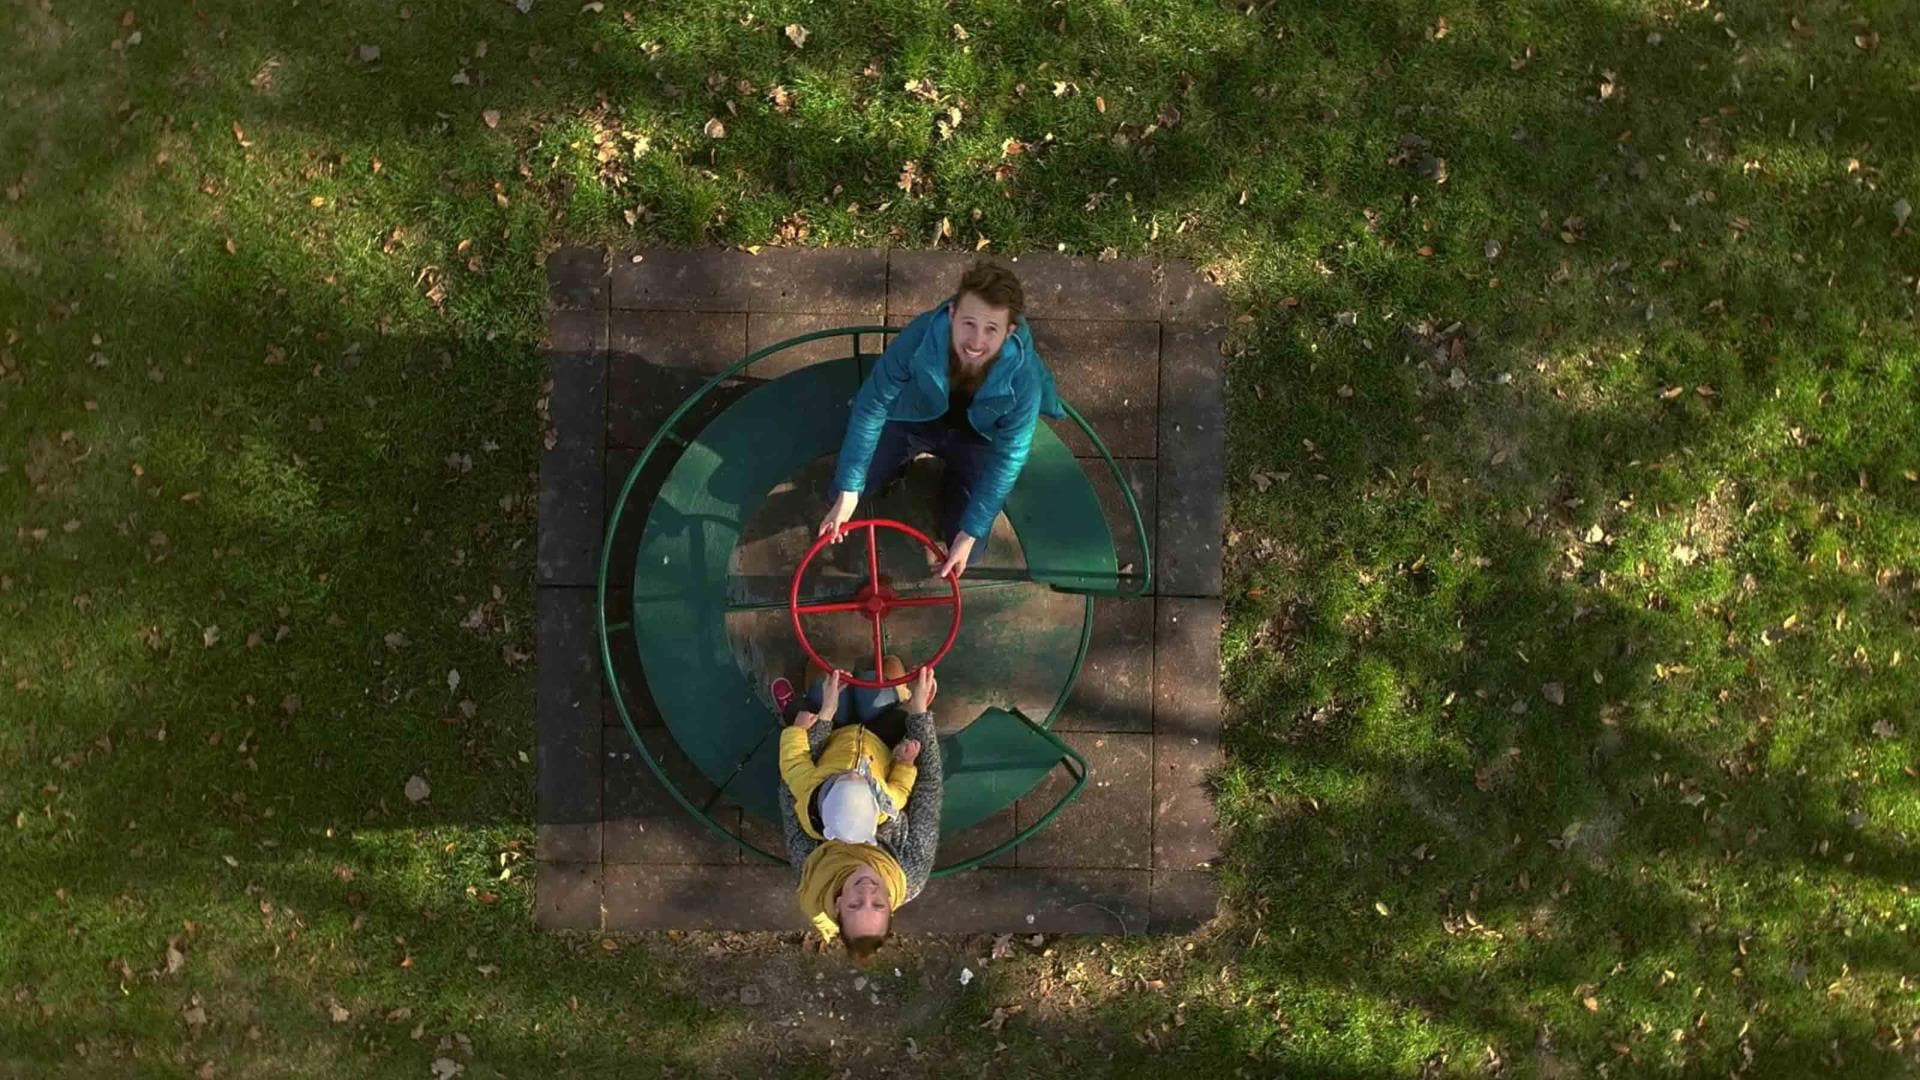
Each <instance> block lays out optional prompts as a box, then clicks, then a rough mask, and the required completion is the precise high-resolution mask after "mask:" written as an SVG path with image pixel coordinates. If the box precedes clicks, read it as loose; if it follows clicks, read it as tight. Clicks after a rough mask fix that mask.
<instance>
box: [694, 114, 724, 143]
mask: <svg viewBox="0 0 1920 1080" xmlns="http://www.w3.org/2000/svg"><path fill="white" fill-rule="evenodd" d="M700 130H701V131H702V132H703V133H705V135H706V136H707V138H709V139H724V138H726V137H727V125H725V124H723V123H721V122H720V118H719V117H717V116H716V117H713V118H711V119H709V120H708V121H707V124H706V126H705V127H703V128H701V129H700Z"/></svg>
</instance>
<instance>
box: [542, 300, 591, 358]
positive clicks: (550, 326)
mask: <svg viewBox="0 0 1920 1080" xmlns="http://www.w3.org/2000/svg"><path fill="white" fill-rule="evenodd" d="M540 347H541V348H542V349H544V350H546V351H547V352H549V353H562V354H566V355H570V356H588V355H600V354H604V353H605V352H606V351H607V309H606V308H605V307H604V306H602V307H594V308H588V309H586V310H584V311H553V312H549V313H548V314H547V331H546V334H545V335H544V336H542V337H541V339H540Z"/></svg>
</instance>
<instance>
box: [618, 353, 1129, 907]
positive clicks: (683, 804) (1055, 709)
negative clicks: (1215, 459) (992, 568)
mask: <svg viewBox="0 0 1920 1080" xmlns="http://www.w3.org/2000/svg"><path fill="white" fill-rule="evenodd" d="M902 329H903V327H898V326H842V327H836V328H833V329H830V330H815V331H813V332H811V333H806V334H800V335H798V336H795V337H790V338H787V339H786V340H784V341H777V342H775V343H773V344H771V345H768V346H766V347H764V348H760V349H756V350H754V351H753V352H750V353H748V354H747V355H746V356H744V357H741V358H740V359H739V360H737V361H735V362H734V363H732V364H730V365H728V366H727V367H726V368H724V369H723V370H721V371H720V372H718V373H717V374H715V375H713V376H712V377H711V378H709V379H708V380H707V381H706V382H705V383H703V384H702V385H701V386H700V388H699V389H698V390H695V391H694V392H693V393H692V394H690V395H688V396H687V398H686V400H684V401H682V402H681V403H680V404H679V406H678V407H676V408H675V409H674V410H673V412H671V413H669V414H668V415H667V418H666V420H664V421H662V422H661V424H660V428H659V430H657V431H655V432H654V433H653V437H652V438H651V439H648V440H647V445H646V447H645V448H644V449H642V450H641V452H640V457H639V458H638V459H637V460H636V461H635V462H634V463H633V467H632V468H631V469H629V470H627V476H626V479H625V480H624V481H623V482H622V483H621V485H620V494H619V496H618V497H616V498H615V499H614V502H613V508H612V511H611V512H610V513H609V514H608V516H607V531H606V536H605V538H604V539H602V541H601V544H600V560H599V562H600V571H599V574H598V578H597V581H596V584H595V595H596V602H595V604H594V619H595V622H596V624H597V626H598V630H599V636H600V665H601V670H602V671H603V672H604V673H605V675H606V679H607V685H608V687H609V688H611V689H612V691H613V704H614V709H615V711H617V712H618V713H619V714H620V723H621V725H622V726H624V727H625V728H626V729H627V737H628V738H629V739H630V740H631V741H632V743H633V747H634V750H635V751H636V752H638V753H639V755H640V760H642V761H644V762H646V763H647V768H648V769H649V770H650V771H652V773H653V775H654V778H655V779H657V780H658V781H660V785H661V786H662V787H664V788H666V790H667V793H668V794H669V795H671V796H673V801H674V802H676V803H678V804H679V805H680V808H681V809H682V810H685V811H686V812H687V813H688V814H689V815H691V816H692V817H693V818H694V819H695V820H697V821H699V822H700V823H702V824H704V825H705V826H707V828H709V829H711V830H713V831H714V832H715V833H718V834H719V835H721V836H723V837H725V838H727V839H728V840H730V841H732V842H733V843H734V844H735V845H737V846H739V847H740V848H741V849H742V850H744V851H747V852H749V853H751V854H753V855H757V856H759V857H760V858H761V859H763V860H765V861H767V862H771V863H779V864H783V865H784V864H785V863H786V861H787V860H786V858H785V857H784V856H782V855H775V854H773V853H772V852H769V851H766V850H764V849H762V848H761V847H759V846H758V845H757V844H754V843H753V842H752V841H750V840H747V839H746V838H744V837H742V836H740V835H738V834H736V833H734V832H732V831H730V830H729V829H727V828H726V826H724V825H721V824H720V823H719V822H717V821H715V820H714V819H713V818H712V817H711V816H709V815H708V814H707V812H706V810H705V808H703V807H700V806H696V805H695V804H694V802H693V800H691V799H689V798H687V796H686V793H685V792H682V791H681V790H680V788H679V786H678V785H676V784H675V783H674V782H673V780H672V779H671V778H669V777H668V776H667V771H666V769H665V767H664V766H662V765H661V764H660V762H659V760H658V759H656V758H655V757H654V755H653V752H652V751H650V750H648V749H647V746H646V743H645V742H644V741H643V740H642V739H641V738H640V731H639V729H638V728H636V727H635V726H634V723H633V714H632V713H631V712H630V711H629V710H628V709H627V701H626V697H625V695H623V694H622V693H621V692H620V678H619V673H618V672H617V671H616V670H615V668H614V664H613V635H614V634H615V633H617V632H619V631H622V630H631V629H632V628H633V623H632V619H633V618H634V617H635V616H634V615H631V614H630V615H629V618H628V620H627V621H624V622H614V623H609V622H608V621H607V576H608V571H609V569H610V564H611V563H612V561H613V539H614V534H615V533H616V532H617V531H618V530H619V528H620V520H621V516H622V515H623V514H624V513H625V511H626V506H627V499H628V498H629V497H630V496H631V495H632V494H633V488H634V484H635V483H636V482H637V481H638V480H639V478H640V475H641V473H642V472H644V471H645V469H646V467H647V464H648V462H650V461H651V460H652V459H653V455H654V452H655V451H657V450H658V449H659V448H660V444H661V443H662V442H668V441H671V442H672V443H674V444H675V445H677V446H682V447H684V446H686V445H687V444H688V440H687V439H686V438H683V437H681V436H680V435H679V434H678V433H676V432H675V431H674V427H675V426H676V425H677V424H679V423H680V421H681V420H682V419H684V418H685V417H686V415H687V413H688V412H690V411H691V410H692V409H693V407H694V406H695V405H697V404H698V403H699V402H700V401H701V400H702V399H704V398H705V397H706V396H707V395H708V394H710V393H712V392H713V390H714V389H715V388H716V387H718V386H720V385H721V384H722V383H724V382H726V381H727V380H728V379H731V378H733V377H734V376H735V375H737V374H739V373H740V372H742V371H744V370H746V369H747V368H748V367H750V366H752V365H753V364H756V363H758V362H760V361H761V360H764V359H766V358H767V357H769V356H772V355H773V354H775V353H778V352H781V351H784V350H786V349H790V348H793V347H794V346H796V345H804V344H806V343H807V342H809V341H819V340H822V339H825V338H832V337H851V338H852V339H853V352H852V359H853V360H854V362H855V364H856V365H862V364H863V361H864V360H865V356H864V355H863V354H862V353H861V351H860V335H861V334H878V335H881V336H883V337H884V336H885V335H888V334H897V333H899V332H900V331H901V330H902ZM864 377H865V372H864V371H863V372H862V378H864ZM1060 404H1061V407H1062V408H1063V409H1064V410H1065V411H1066V414H1067V416H1068V418H1069V419H1071V420H1072V421H1073V422H1074V424H1075V425H1076V426H1078V427H1079V428H1080V430H1081V432H1082V433H1083V434H1085V435H1086V437H1087V440H1088V441H1089V442H1091V443H1092V444H1093V448H1094V449H1095V450H1097V451H1098V452H1099V454H1100V458H1101V460H1102V461H1105V462H1106V464H1107V468H1108V470H1109V471H1110V472H1112V474H1113V479H1114V482H1115V483H1116V484H1118V485H1119V488H1120V494H1121V497H1122V498H1124V499H1125V500H1126V504H1127V511H1128V513H1129V514H1130V515H1131V516H1132V518H1133V527H1134V534H1135V535H1136V536H1138V537H1139V539H1140V552H1141V562H1142V564H1143V565H1142V567H1141V572H1140V573H1139V574H1132V575H1129V574H1116V575H1115V581H1114V586H1113V587H1112V588H1110V589H1087V588H1072V589H1069V588H1062V587H1060V586H1057V585H1056V586H1051V588H1054V589H1055V590H1056V591H1059V592H1065V593H1071V594H1074V595H1081V596H1084V597H1085V598H1086V606H1085V608H1084V609H1083V614H1082V616H1081V627H1080V645H1079V648H1078V649H1076V650H1075V652H1074V657H1073V665H1072V667H1070V668H1069V669H1068V671H1067V678H1066V681H1065V682H1064V683H1063V684H1062V686H1061V688H1060V693H1059V695H1058V696H1057V697H1056V698H1055V699H1054V702H1053V706H1052V708H1050V709H1048V710H1047V716H1046V719H1045V720H1044V721H1042V722H1041V723H1038V724H1036V723H1034V722H1033V721H1032V720H1031V719H1029V718H1028V717H1027V716H1026V715H1024V714H1022V713H1020V712H1019V711H1018V710H1008V711H1009V712H1012V713H1013V715H1015V716H1018V717H1019V718H1020V719H1021V720H1022V721H1023V722H1025V723H1026V724H1027V725H1028V726H1029V727H1031V728H1032V729H1033V730H1034V731H1036V732H1038V733H1040V734H1041V735H1043V736H1044V737H1045V738H1046V739H1047V740H1048V741H1049V742H1051V743H1053V745H1054V746H1055V747H1056V748H1057V749H1058V750H1059V751H1060V755H1061V757H1060V760H1061V763H1062V764H1063V765H1065V766H1066V768H1067V770H1068V772H1069V774H1070V775H1072V776H1073V777H1074V784H1073V787H1072V788H1071V789H1070V790H1069V791H1068V792H1067V794H1066V795H1065V797H1063V798H1062V799H1061V800H1060V801H1059V802H1058V803H1057V804H1055V805H1054V807H1053V809H1051V810H1049V811H1047V813H1046V814H1045V815H1044V816H1042V817H1041V818H1040V820H1039V821H1036V822H1034V823H1033V824H1032V825H1031V826H1028V827H1027V828H1025V829H1022V830H1021V831H1020V832H1019V833H1017V834H1016V835H1015V836H1014V837H1013V838H1012V839H1010V840H1008V841H1006V842H1005V843H1003V844H1001V845H999V846H998V847H995V848H994V849H993V850H991V851H988V852H986V853H984V854H981V855H977V856H974V857H973V858H970V859H967V860H964V861H962V862H958V863H955V864H953V865H952V866H945V867H940V868H938V869H936V870H934V871H933V876H936V877H938V876H942V875H945V874H952V873H957V872H959V871H962V870H968V869H971V868H973V867H975V866H978V865H980V864H981V863H983V862H988V861H990V860H992V859H995V858H998V857H999V856H1001V855H1002V854H1004V853H1006V852H1008V851H1011V850H1012V849H1014V848H1016V847H1018V846H1019V845H1021V844H1023V843H1025V842H1026V841H1027V840H1028V839H1030V838H1032V837H1033V835H1034V834H1035V833H1038V832H1039V831H1040V830H1041V829H1044V828H1045V827H1046V826H1047V825H1048V824H1050V823H1051V822H1052V821H1053V819H1054V818H1055V817H1056V816H1058V815H1059V814H1060V812H1061V811H1062V810H1064V809H1066V807H1067V805H1068V804H1069V803H1071V802H1073V800H1074V798H1075V797H1077V796H1078V795H1079V794H1080V789H1081V788H1083V787H1085V786H1086V782H1087V763H1086V759H1085V758H1083V757H1081V756H1080V754H1079V753H1077V752H1076V751H1075V750H1074V749H1073V748H1072V747H1070V746H1068V745H1067V744H1066V743H1065V742H1063V741H1061V739H1060V737H1059V736H1057V735H1055V734H1054V733H1053V732H1052V731H1051V730H1050V729H1051V728H1052V727H1053V722H1054V721H1055V720H1056V719H1057V718H1058V717H1059V715H1060V710H1061V709H1062V708H1063V707H1065V705H1066V703H1067V698H1068V697H1069V696H1070V695H1072V693H1073V688H1074V686H1075V684H1077V683H1078V682H1079V681H1080V672H1081V670H1082V669H1083V668H1084V667H1085V666H1086V660H1087V650H1088V648H1089V647H1090V646H1091V644H1092V641H1093V600H1094V597H1096V596H1113V597H1119V598H1122V599H1134V598H1137V597H1141V596H1144V595H1146V593H1147V591H1148V590H1149V589H1151V588H1152V587H1153V551H1152V548H1151V547H1150V545H1149V542H1148V540H1147V529H1146V524H1145V520H1144V519H1143V518H1142V517H1141V515H1140V503H1139V501H1138V500H1137V499H1135V498H1134V495H1133V488H1132V486H1131V485H1130V484H1128V483H1127V478H1126V475H1125V474H1124V473H1122V472H1121V471H1120V465H1119V463H1118V462H1116V461H1114V459H1113V453H1112V452H1111V451H1109V450H1108V449H1107V444H1106V443H1105V442H1104V441H1103V440H1102V439H1101V438H1100V434H1099V432H1097V431H1095V430H1094V429H1093V425H1091V424H1089V423H1087V421H1086V418H1085V417H1083V416H1081V415H1080V413H1079V410H1077V409H1075V408H1074V407H1073V406H1072V405H1070V404H1068V403H1067V402H1066V401H1065V399H1062V400H1061V402H1060ZM1129 580H1131V581H1134V582H1136V584H1135V585H1134V586H1133V587H1131V588H1129V587H1127V586H1125V585H1124V584H1123V583H1124V582H1127V581H1129ZM1008 584H1020V583H1018V582H1004V583H1003V582H988V583H983V584H982V585H980V586H975V587H976V588H979V587H996V586H997V587H1005V585H1008ZM636 603H637V598H636ZM764 606H765V605H758V604H743V605H737V606H735V605H729V607H728V609H727V610H729V611H736V610H739V611H748V610H756V609H759V608H762V607H764ZM780 606H783V607H784V606H785V605H784V603H783V604H781V605H780Z"/></svg>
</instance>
